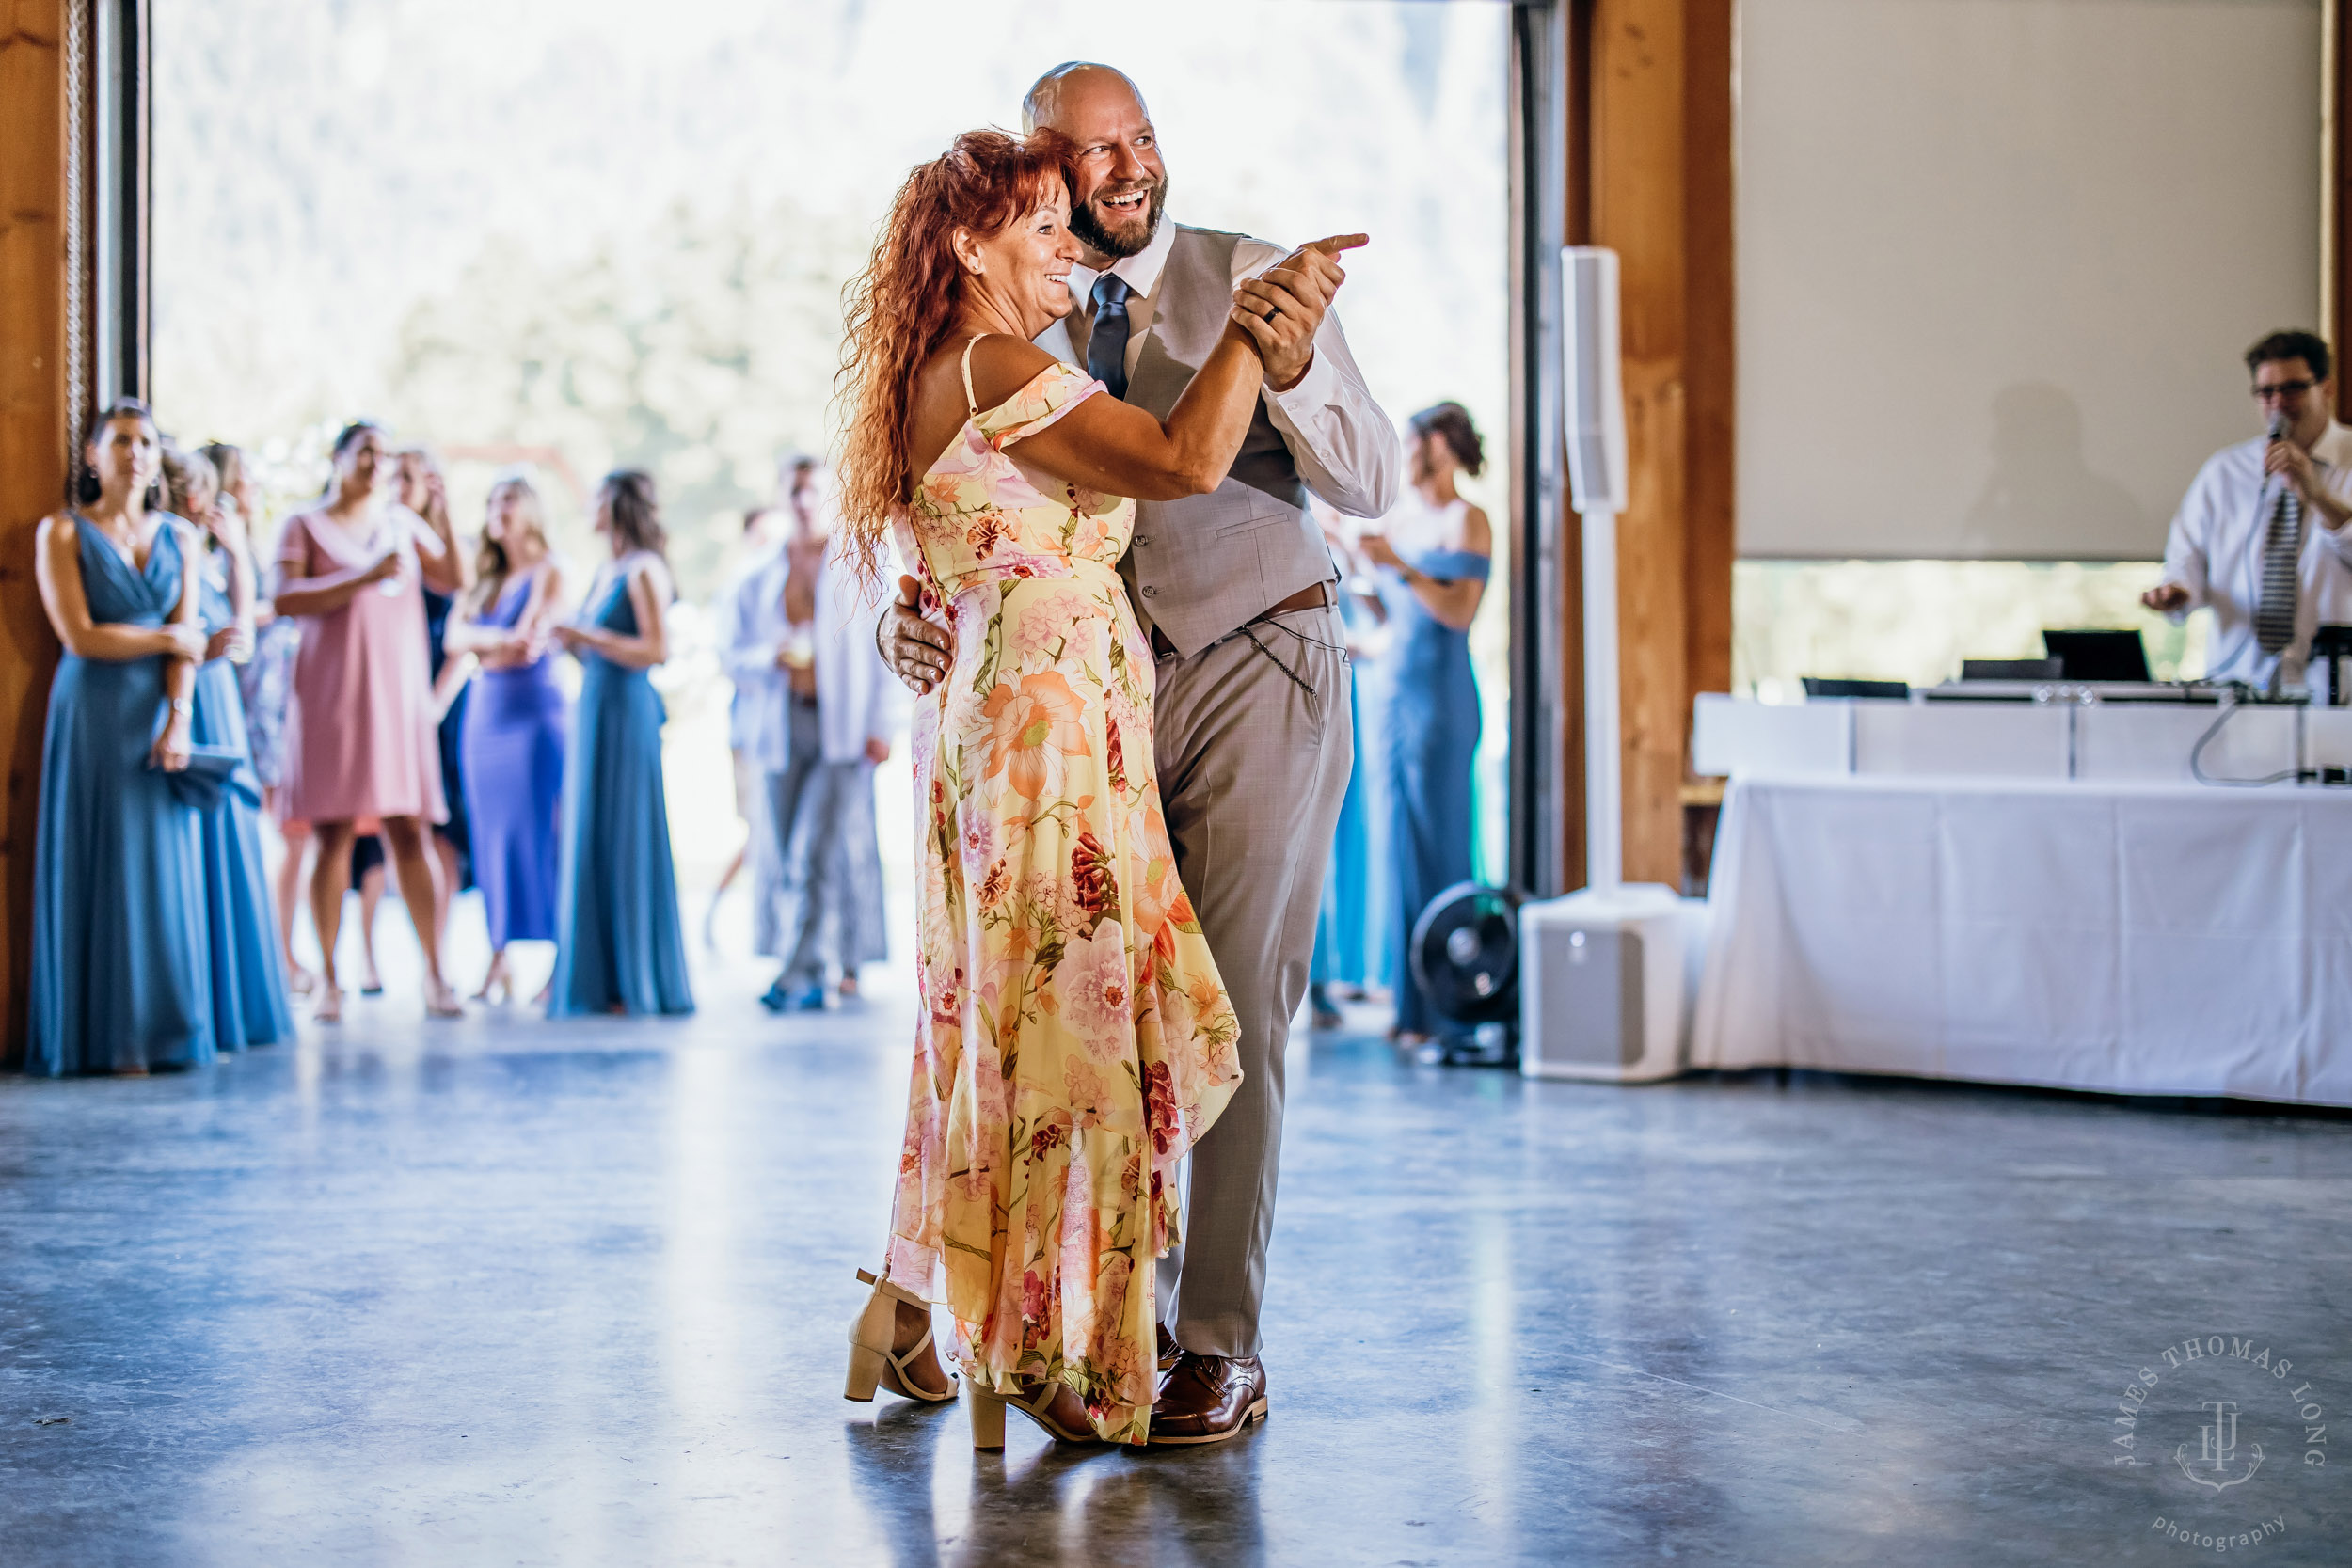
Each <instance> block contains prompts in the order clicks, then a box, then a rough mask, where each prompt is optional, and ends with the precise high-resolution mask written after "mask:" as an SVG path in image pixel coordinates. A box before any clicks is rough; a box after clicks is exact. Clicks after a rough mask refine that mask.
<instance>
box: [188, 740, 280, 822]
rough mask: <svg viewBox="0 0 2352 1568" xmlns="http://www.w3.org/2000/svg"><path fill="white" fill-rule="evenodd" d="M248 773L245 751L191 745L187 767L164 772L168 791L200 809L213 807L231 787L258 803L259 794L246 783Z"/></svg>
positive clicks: (252, 802)
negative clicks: (169, 788) (169, 784)
mask: <svg viewBox="0 0 2352 1568" xmlns="http://www.w3.org/2000/svg"><path fill="white" fill-rule="evenodd" d="M250 776H251V774H250V771H249V770H248V769H247V768H246V755H245V752H242V751H239V750H238V749H237V748H235V747H233V746H191V747H189V748H188V765H187V767H185V768H182V769H181V770H180V771H179V772H177V773H167V774H165V775H164V777H165V778H166V779H167V780H169V781H170V783H171V792H172V793H173V794H174V795H177V796H178V797H180V799H181V800H183V801H185V802H186V803H187V804H189V805H191V806H194V807H195V808H196V809H197V810H199V811H212V810H215V809H216V808H217V807H218V806H219V805H220V803H221V801H222V800H223V799H225V798H226V797H227V796H228V794H229V793H230V791H231V790H234V791H235V792H236V793H238V794H240V795H242V796H244V797H245V798H246V801H247V803H249V804H252V805H256V806H258V805H260V804H261V803H262V802H261V798H260V796H259V795H257V794H256V793H255V791H254V789H253V786H252V784H249V783H247V782H246V781H247V780H248V779H249V778H250Z"/></svg>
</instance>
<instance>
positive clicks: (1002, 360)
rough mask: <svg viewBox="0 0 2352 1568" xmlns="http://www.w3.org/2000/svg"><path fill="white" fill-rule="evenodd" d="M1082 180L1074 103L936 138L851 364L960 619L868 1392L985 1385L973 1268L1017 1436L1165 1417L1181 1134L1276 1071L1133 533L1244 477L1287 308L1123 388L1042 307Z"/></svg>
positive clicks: (870, 1334) (918, 780) (854, 434)
mask: <svg viewBox="0 0 2352 1568" xmlns="http://www.w3.org/2000/svg"><path fill="white" fill-rule="evenodd" d="M1072 183H1073V181H1072V169H1071V165H1070V163H1069V158H1068V150H1067V149H1066V148H1065V147H1064V146H1063V145H1062V144H1060V143H1059V142H1057V141H1056V140H1054V139H1052V138H1050V137H1047V136H1043V135H1040V136H1032V137H1030V138H1027V139H1023V138H1019V137H1014V136H1011V135H1004V134H1002V133H999V132H993V131H977V132H972V133H969V134H967V135H961V136H959V137H957V138H956V141H955V144H954V146H953V147H951V148H950V149H949V150H948V151H947V152H946V155H945V156H943V157H940V158H938V159H936V160H934V161H932V162H930V163H928V164H925V165H922V166H919V167H917V168H916V169H915V170H914V173H913V174H912V175H910V176H909V177H908V179H907V182H906V183H905V184H904V185H903V186H902V187H900V189H899V192H898V199H897V202H896V204H895V205H894V207H893V209H892V211H891V214H890V217H889V220H888V222H887V223H886V224H885V225H884V226H883V230H882V236H881V238H880V240H879V241H878V242H877V243H876V245H875V248H874V254H873V259H872V261H871V262H870V263H869V265H868V266H867V267H866V271H865V273H864V274H863V275H862V276H861V277H859V278H858V279H856V280H855V281H854V282H853V283H852V284H851V285H850V312H849V328H850V331H849V341H848V343H847V346H846V348H845V351H844V361H843V366H842V381H841V384H842V392H843V396H844V400H845V402H846V403H847V404H848V407H849V411H850V427H849V436H848V440H847V443H846V448H845V451H844V453H843V458H842V463H841V481H842V498H841V499H842V509H843V514H844V516H845V518H846V519H847V523H848V527H849V530H850V537H851V539H852V540H853V541H854V542H855V544H856V545H857V546H858V547H859V548H860V550H861V551H862V554H863V559H864V561H865V563H866V568H867V570H868V571H869V572H872V571H874V570H875V569H876V568H877V566H878V564H879V562H880V559H881V554H882V543H883V538H884V536H885V534H888V535H889V536H890V537H891V538H892V540H893V542H894V543H895V544H896V546H897V547H898V553H899V555H900V557H901V558H902V559H903V561H904V562H905V563H906V564H907V566H908V568H909V569H910V570H911V571H913V572H914V573H915V574H916V575H917V576H918V577H919V578H920V579H921V581H922V583H923V589H924V602H925V604H926V606H927V607H929V608H930V609H932V610H937V611H939V612H942V613H944V614H946V616H947V617H949V618H950V619H951V620H952V621H953V623H954V626H955V632H956V637H955V643H956V649H957V653H956V658H955V663H954V665H953V666H952V668H950V669H949V671H948V672H947V673H946V677H945V678H943V679H942V680H941V681H939V682H938V683H937V684H936V685H935V686H934V687H933V688H932V689H931V690H930V692H929V693H927V694H926V695H925V696H924V698H923V699H922V701H921V702H920V703H919V704H918V705H917V708H916V714H915V720H914V768H915V775H914V776H915V790H916V800H917V803H918V810H920V811H921V812H922V814H923V832H921V833H920V834H919V835H918V842H919V845H920V848H919V859H920V871H921V885H920V893H919V900H918V910H919V933H918V940H917V947H918V959H917V961H918V984H919V988H920V993H921V997H922V1001H923V1007H922V1009H921V1021H920V1022H919V1024H918V1026H917V1034H916V1046H915V1059H914V1078H913V1085H912V1092H911V1096H910V1101H909V1105H908V1115H907V1130H906V1137H905V1142H904V1145H903V1148H902V1151H901V1154H900V1158H899V1164H898V1192H897V1198H896V1203H895V1212H894V1213H893V1215H892V1222H891V1236H890V1247H889V1257H888V1259H887V1261H886V1263H885V1265H884V1268H883V1272H882V1278H880V1279H879V1280H876V1279H874V1277H873V1276H872V1275H864V1274H861V1275H860V1277H861V1278H863V1279H866V1280H868V1281H869V1282H871V1283H873V1284H874V1287H875V1290H874V1294H873V1296H872V1298H871V1300H870V1301H869V1302H868V1304H867V1306H866V1311H865V1313H864V1314H863V1315H862V1316H861V1317H860V1319H859V1320H858V1323H857V1325H856V1326H855V1328H854V1329H853V1330H852V1331H851V1335H850V1340H851V1353H850V1379H849V1388H848V1392H849V1396H850V1398H851V1399H858V1400H864V1399H871V1398H872V1397H873V1392H874V1389H875V1387H876V1386H884V1387H888V1388H889V1389H890V1390H891V1391H892V1392H894V1393H898V1394H901V1395H904V1396H906V1397H908V1398H911V1399H918V1400H930V1401H937V1402H945V1401H946V1400H949V1399H952V1398H954V1395H955V1390H954V1386H953V1385H952V1384H951V1383H949V1382H948V1380H947V1378H946V1373H945V1372H944V1371H942V1370H941V1369H940V1367H939V1364H938V1361H937V1359H936V1358H935V1356H934V1354H933V1353H932V1350H931V1338H930V1302H931V1301H932V1300H933V1299H934V1294H935V1292H936V1291H938V1290H939V1289H940V1286H941V1282H942V1280H943V1277H944V1284H945V1298H944V1299H945V1303H946V1307H947V1308H948V1311H949V1314H950V1315H951V1317H952V1318H953V1319H954V1322H955V1328H956V1340H957V1352H958V1358H959V1360H960V1361H961V1364H962V1366H963V1369H964V1374H965V1379H966V1381H967V1383H968V1384H969V1385H970V1387H971V1391H972V1395H973V1399H972V1421H973V1440H974V1442H975V1444H976V1445H977V1446H979V1447H982V1448H994V1447H999V1446H1001V1445H1002V1443H1003V1441H1004V1410H1005V1405H1006V1404H1007V1403H1008V1402H1010V1403H1012V1404H1014V1405H1015V1406H1016V1407H1018V1408H1019V1409H1021V1410H1022V1411H1023V1412H1024V1413H1025V1414H1026V1415H1027V1416H1029V1417H1030V1418H1032V1419H1034V1420H1035V1421H1037V1423H1038V1424H1039V1425H1040V1426H1041V1427H1043V1428H1044V1429H1045V1430H1046V1431H1047V1432H1048V1433H1051V1434H1053V1435H1054V1436H1055V1437H1057V1438H1059V1439H1061V1440H1064V1441H1068V1442H1091V1441H1098V1440H1108V1441H1115V1442H1127V1443H1140V1442H1143V1441H1145V1440H1146V1438H1147V1436H1148V1434H1149V1430H1150V1421H1151V1413H1152V1398H1153V1393H1154V1389H1155V1384H1156V1370H1157V1369H1156V1363H1157V1351H1156V1346H1155V1341H1154V1333H1155V1326H1154V1325H1155V1324H1156V1323H1157V1321H1158V1315H1157V1313H1156V1312H1155V1311H1154V1308H1153V1302H1152V1291H1153V1277H1152V1276H1153V1267H1152V1260H1153V1259H1154V1258H1155V1257H1157V1256H1159V1255H1160V1254H1162V1253H1164V1252H1166V1251H1167V1250H1168V1247H1169V1245H1170V1244H1171V1243H1173V1241H1174V1240H1175V1239H1176V1234H1177V1229H1178V1212H1177V1201H1176V1189H1177V1182H1176V1180H1175V1177H1176V1171H1177V1165H1178V1163H1179V1162H1180V1161H1182V1160H1183V1158H1184V1153H1185V1151H1186V1150H1187V1149H1189V1148H1191V1147H1192V1144H1193V1142H1194V1140H1196V1139H1197V1138H1198V1137H1199V1136H1200V1133H1201V1132H1204V1131H1205V1130H1206V1129H1207V1128H1208V1126H1209V1125H1210V1123H1212V1122H1213V1121H1215V1120H1216V1116H1217V1113H1218V1112H1219V1111H1220V1110H1222V1109H1223V1107H1224V1105H1225V1102H1226V1101H1228V1100H1230V1099H1231V1098H1232V1093H1233V1089H1234V1085H1236V1084H1238V1083H1239V1081H1240V1077H1241V1069H1240V1066H1239V1064H1238V1061H1237V1059H1236V1056H1235V1053H1234V1041H1235V1039H1236V1037H1237V1036H1238V1034H1239V1024H1238V1023H1237V1022H1236V1021H1235V1018H1234V1015H1233V1010H1232V1006H1231V1004H1230V1003H1229V1002H1228V1001H1227V999H1226V994H1225V988H1224V985H1223V983H1222V982H1221V981H1220V980H1219V978H1218V976H1217V971H1216V961H1215V960H1214V959H1213V958H1211V957H1210V955H1209V950H1208V947H1207V944H1206V943H1205V942H1203V941H1202V939H1201V936H1200V924H1199V922H1198V921H1197V920H1196V919H1195V918H1194V916H1193V912H1192V907H1191V904H1190V903H1189V902H1188V901H1187V899H1186V898H1185V896H1184V887H1183V885H1182V883H1181V882H1180V881H1179V879H1178V878H1177V875H1176V869H1175V862H1174V857H1173V856H1172V854H1171V853H1170V851H1169V848H1168V829H1167V824H1166V822H1165V821H1164V819H1163V818H1162V816H1161V811H1160V795H1159V786H1158V783H1157V781H1156V779H1155V777H1154V775H1153V767H1152V653H1151V648H1150V645H1149V644H1148V643H1147V642H1146V641H1144V637H1143V633H1142V630H1141V628H1140V627H1139V626H1138V624H1137V622H1136V615H1135V612H1134V610H1133V609H1132V608H1131V606H1130V605H1129V603H1128V598H1127V592H1126V588H1125V586H1124V584H1123V583H1122V582H1121V580H1120V576H1119V572H1118V562H1119V558H1120V556H1121V555H1122V554H1123V553H1125V551H1126V548H1127V543H1128V536H1129V534H1130V532H1131V531H1133V528H1134V523H1135V510H1136V507H1135V503H1136V499H1153V500H1160V499H1176V498H1178V497H1183V496H1191V495H1200V494H1204V493H1206V492H1208V491H1210V490H1213V489H1215V488H1216V486H1217V485H1218V484H1219V483H1222V482H1223V480H1224V478H1225V474H1226V471H1227V469H1228V468H1229V467H1232V461H1233V457H1234V454H1235V453H1236V452H1237V451H1239V450H1240V446H1241V442H1242V438H1243V436H1244V434H1245V433H1246V432H1247V430H1248V425H1249V420H1250V416H1251V413H1252V411H1253V408H1254V406H1255V404H1256V402H1257V399H1258V395H1259V390H1260V388H1261V386H1262V384H1263V355H1264V353H1265V352H1266V350H1267V348H1268V347H1270V346H1271V345H1273V344H1274V343H1276V342H1277V341H1278V336H1277V335H1278V334H1279V333H1282V332H1283V331H1285V330H1286V329H1287V328H1286V325H1285V324H1283V323H1280V322H1279V321H1268V320H1266V319H1264V315H1263V307H1260V308H1258V309H1250V308H1246V305H1245V304H1243V303H1237V304H1236V306H1235V307H1234V309H1232V312H1231V316H1230V319H1229V322H1228V325H1227V327H1226V331H1225V334H1224V336H1223V337H1222V339H1220V340H1219V341H1218V342H1217V345H1216V348H1215V350H1214V351H1213V352H1212V353H1211V354H1210V356H1209V357H1208V359H1207V361H1206V362H1205V363H1204V364H1203V365H1202V366H1201V367H1200V372H1199V373H1198V374H1196V375H1195V376H1194V378H1193V380H1192V383H1191V386H1190V388H1188V389H1187V390H1186V391H1185V392H1184V396H1183V398H1182V399H1181V400H1180V401H1179V402H1178V403H1177V404H1176V406H1175V407H1174V409H1173V410H1172V411H1171V412H1170V413H1169V415H1168V419H1167V420H1165V421H1163V420H1159V419H1156V418H1154V417H1153V416H1152V415H1151V414H1148V413H1146V412H1144V411H1143V410H1141V409H1138V408H1136V407H1132V406H1130V405H1128V404H1123V403H1121V402H1120V401H1119V400H1118V399H1117V398H1114V397H1110V396H1106V395H1104V391H1105V388H1104V386H1103V384H1102V383H1101V382H1099V381H1095V380H1091V379H1089V377H1088V376H1087V375H1086V373H1085V372H1082V371H1079V370H1077V369H1075V368H1074V367H1073V366H1070V365H1067V364H1063V363H1060V362H1058V361H1057V360H1056V359H1055V358H1054V357H1053V356H1051V355H1049V354H1047V353H1045V351H1043V350H1042V349H1040V348H1038V347H1036V346H1035V345H1034V343H1033V342H1032V341H1031V340H1032V339H1034V338H1036V337H1037V336H1038V334H1040V333H1041V332H1042V331H1044V330H1045V329H1046V328H1047V327H1049V326H1051V325H1053V324H1054V323H1055V322H1056V321H1058V320H1059V319H1060V318H1062V317H1063V316H1065V315H1068V314H1069V313H1070V310H1071V309H1072V303H1073V302H1072V299H1071V295H1070V289H1069V281H1068V280H1069V273H1070V267H1071V264H1072V263H1073V261H1076V260H1077V259H1078V257H1079V256H1080V254H1081V249H1080V245H1079V243H1078V242H1077V240H1076V239H1074V238H1073V236H1072V235H1071V233H1070V230H1069V227H1068V223H1069V192H1070V189H1071V186H1072ZM1321 243H1322V244H1323V245H1325V246H1327V247H1329V248H1338V247H1339V246H1340V245H1342V243H1343V242H1339V241H1325V242H1321ZM1356 243H1361V242H1360V240H1359V241H1357V242H1356ZM1256 287H1257V286H1256V285H1252V284H1244V285H1243V286H1242V293H1241V295H1240V297H1241V298H1242V299H1243V300H1245V301H1246V302H1249V303H1254V301H1255V295H1254V294H1252V293H1251V291H1252V290H1253V289H1255V288H1256Z"/></svg>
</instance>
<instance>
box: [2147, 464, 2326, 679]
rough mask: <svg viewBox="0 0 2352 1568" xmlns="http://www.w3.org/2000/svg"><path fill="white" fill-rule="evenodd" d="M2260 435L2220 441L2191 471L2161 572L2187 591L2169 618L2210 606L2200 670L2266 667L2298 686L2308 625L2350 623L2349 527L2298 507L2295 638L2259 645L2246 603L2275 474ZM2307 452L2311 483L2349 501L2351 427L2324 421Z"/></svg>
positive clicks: (2254, 671) (2259, 673) (2267, 674)
mask: <svg viewBox="0 0 2352 1568" xmlns="http://www.w3.org/2000/svg"><path fill="white" fill-rule="evenodd" d="M2268 444H2269V443H2268V440H2267V438H2266V437H2263V436H2257V437H2255V438H2254V439H2253V440H2251V441H2240V442H2239V443H2238V444H2237V445H2235V446H2233V447H2224V448H2222V449H2221V450H2220V451H2217V452H2215V453H2214V454H2213V455H2212V456H2211V457H2209V458H2207V459H2206V460H2205V466H2204V467H2202V468H2200V469H2199V470H2197V477H2196V479H2195V480H2193V481H2192V482H2191V483H2190V484H2189V487H2188V494H2187V495H2186V496H2185V497H2183V498H2182V500H2181V510H2180V511H2179V512H2178V513H2176V514H2175V515H2173V518H2172V532H2171V536H2170V538H2169V540H2168V541H2167V542H2166V544H2165V549H2164V580H2165V581H2167V582H2177V583H2179V584H2180V585H2181V586H2182V587H2184V588H2185V589H2187V590H2188V604H2187V605H2186V607H2185V608H2184V609H2182V610H2179V611H2177V612H2175V613H2174V615H2173V616H2172V619H2173V620H2175V621H2178V620H2180V619H2181V618H2182V617H2183V616H2185V615H2186V614H2187V613H2188V611H2189V610H2197V609H2201V608H2202V609H2209V610H2212V611H2213V620H2214V624H2213V640H2212V641H2211V643H2210V644H2209V645H2208V648H2207V651H2206V658H2205V674H2206V678H2207V679H2209V680H2217V681H2221V680H2235V681H2247V682H2250V683H2251V684H2253V685H2256V686H2265V687H2266V686H2268V685H2270V684H2271V680H2272V677H2273V675H2274V674H2275V675H2276V676H2277V678H2278V684H2280V686H2299V685H2301V684H2302V680H2303V666H2304V663H2305V661H2306V660H2307V659H2309V657H2311V647H2312V632H2313V631H2314V630H2316V629H2317V628H2318V627H2320V626H2345V625H2352V526H2347V527H2346V528H2344V529H2340V530H2339V529H2330V528H2329V527H2328V520H2327V518H2326V517H2325V516H2324V515H2321V513H2320V511H2319V509H2318V508H2317V507H2312V506H2306V507H2305V508H2304V509H2303V556H2302V581H2301V585H2300V589H2299V591H2298V592H2297V593H2296V604H2295V637H2294V640H2293V641H2290V642H2288V643H2287V645H2286V647H2285V648H2284V649H2283V650H2281V651H2280V653H2277V654H2265V653H2264V652H2263V651H2262V644H2261V642H2260V641H2257V639H2256V638H2255V635H2254V611H2255V610H2256V609H2257V608H2259V607H2260V605H2261V603H2262V583H2263V544H2264V541H2265V538H2266V537H2267V536H2268V534H2269V531H2270V514H2271V510H2272V508H2273V507H2274V506H2275V504H2276V503H2277V500H2278V497H2279V493H2280V487H2281V485H2282V483H2283V482H2282V481H2278V480H2271V479H2269V478H2268V476H2266V475H2265V474H2264V472H2263V450H2264V448H2265V447H2266V446H2267V445H2268ZM2312 465H2313V467H2314V468H2315V469H2316V471H2317V474H2318V482H2319V483H2320V485H2321V486H2323V487H2324V488H2325V489H2327V490H2328V493H2329V494H2331V495H2333V496H2335V497H2337V498H2338V499H2343V500H2345V501H2352V428H2347V427H2345V426H2344V425H2342V424H2338V423H2337V422H2336V421H2334V420H2329V421H2328V429H2327V433H2326V434H2325V435H2323V436H2320V438H2319V440H2318V441H2317V442H2316V443H2314V444H2313V446H2312Z"/></svg>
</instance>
